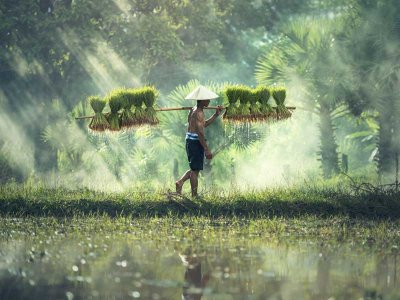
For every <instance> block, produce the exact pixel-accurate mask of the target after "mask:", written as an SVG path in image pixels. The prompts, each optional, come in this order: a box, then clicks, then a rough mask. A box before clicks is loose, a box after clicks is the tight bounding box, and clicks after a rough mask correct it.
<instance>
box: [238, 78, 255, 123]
mask: <svg viewBox="0 0 400 300" xmlns="http://www.w3.org/2000/svg"><path fill="white" fill-rule="evenodd" d="M238 93H239V96H238V98H239V103H240V104H239V107H238V108H237V119H238V120H240V121H244V120H249V119H250V102H251V98H252V93H251V89H250V88H248V87H247V86H240V87H239V89H238Z"/></svg>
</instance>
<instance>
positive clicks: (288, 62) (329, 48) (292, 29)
mask: <svg viewBox="0 0 400 300" xmlns="http://www.w3.org/2000/svg"><path fill="white" fill-rule="evenodd" d="M342 26H343V25H342V20H341V19H339V18H337V19H332V20H325V19H317V18H314V19H305V18H299V19H295V20H293V21H290V22H288V23H287V24H285V25H284V26H283V32H284V33H283V35H282V36H281V37H279V38H278V39H277V40H276V41H275V42H274V44H273V45H272V46H271V47H270V49H269V50H268V51H267V52H266V53H265V54H264V55H263V56H262V57H261V58H260V59H259V60H258V63H257V66H256V71H255V76H256V79H257V81H258V82H259V84H264V85H274V84H276V83H280V82H283V83H285V84H287V85H288V86H292V87H293V90H292V91H293V93H294V92H295V90H294V89H301V90H302V92H303V93H304V94H305V95H306V99H304V103H303V106H304V107H306V108H307V110H310V111H312V112H313V113H315V114H317V115H318V116H319V120H320V122H319V130H320V141H321V144H320V150H319V156H320V160H321V164H322V170H323V175H324V177H331V176H333V175H335V174H337V173H338V172H339V159H338V151H337V149H338V145H337V143H336V141H335V133H334V132H335V128H334V126H333V118H334V117H335V114H338V113H339V115H342V114H343V111H345V110H346V108H345V107H343V106H341V105H340V104H341V101H342V100H343V98H342V94H343V92H342V89H343V76H342V74H343V72H342V70H341V69H340V68H338V67H337V66H335V65H336V61H335V56H334V48H335V47H336V38H337V36H338V34H339V33H340V32H341V29H342Z"/></svg>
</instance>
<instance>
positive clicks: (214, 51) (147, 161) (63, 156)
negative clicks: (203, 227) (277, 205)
mask: <svg viewBox="0 0 400 300" xmlns="http://www.w3.org/2000/svg"><path fill="white" fill-rule="evenodd" d="M399 15H400V4H399V2H398V1H396V0H389V1H383V0H378V1H361V0H351V1H343V0H330V1H311V0H310V1H307V0H305V1H289V0H284V1H282V0H280V1H278V0H258V1H241V0H206V1H184V0H146V1H138V0H126V1H119V0H101V1H83V0H58V1H54V0H35V1H25V0H12V1H11V0H3V1H1V2H0V20H1V22H0V107H1V110H0V168H1V170H2V172H1V173H0V176H1V177H0V182H5V181H9V180H13V179H15V180H17V181H24V180H26V179H28V178H30V179H34V178H35V177H36V176H38V177H41V176H42V175H45V176H44V177H45V178H52V179H51V180H52V181H54V182H55V183H58V182H59V180H60V179H59V177H58V176H59V175H61V176H63V178H64V179H65V178H68V177H71V178H73V182H75V183H82V182H84V181H85V180H84V179H85V178H88V177H90V179H93V178H96V180H99V181H100V179H101V180H103V181H108V182H110V183H112V184H115V185H116V186H119V185H120V184H125V183H127V182H128V181H129V180H133V181H135V183H138V182H142V183H143V184H144V185H145V184H148V180H151V179H158V180H159V181H160V182H162V183H163V182H164V179H165V180H170V178H171V175H173V176H175V177H176V176H177V174H180V173H181V172H182V171H183V168H185V167H186V165H185V163H186V162H185V154H184V149H183V146H182V141H183V137H184V132H185V130H186V128H185V122H186V116H184V115H182V114H178V113H176V114H175V113H174V114H170V115H168V116H167V115H162V116H161V117H160V125H159V127H158V129H155V130H153V131H150V130H148V129H143V130H140V131H137V132H135V133H132V132H128V131H125V132H124V133H122V134H119V135H114V136H112V135H104V136H100V135H91V134H88V133H87V131H86V127H87V125H89V123H84V122H80V123H76V122H74V121H73V119H72V117H73V116H78V115H89V114H93V111H92V110H91V108H90V106H89V103H87V101H85V98H86V97H87V96H88V95H99V96H100V98H102V97H105V96H106V94H107V93H108V92H109V91H110V90H113V89H115V88H117V87H122V86H124V87H126V88H137V87H139V86H145V85H154V86H155V87H156V88H157V89H159V90H160V91H161V95H160V105H164V106H171V105H172V104H177V105H181V104H185V103H183V102H182V101H181V100H182V97H183V96H184V95H185V93H186V92H188V91H190V88H191V87H193V85H194V84H195V82H189V81H190V80H191V79H193V78H196V79H198V80H199V81H198V82H202V83H203V82H207V81H208V80H212V82H213V83H210V86H211V87H213V88H215V89H216V91H217V92H221V91H222V90H223V89H224V87H225V86H227V85H232V84H246V85H252V86H254V87H255V86H256V85H257V84H259V85H263V86H265V85H266V86H274V85H278V86H279V85H281V84H285V86H286V87H287V95H286V102H287V103H295V104H296V105H298V106H299V108H300V109H303V112H304V110H305V111H307V112H309V116H306V118H310V120H311V119H312V116H313V115H314V116H316V117H317V119H318V126H319V127H318V128H319V135H320V136H319V149H316V150H315V152H318V153H317V154H318V155H317V156H316V158H317V159H318V160H319V161H320V164H321V169H322V174H323V175H324V176H325V177H332V176H336V175H337V174H338V173H340V172H341V171H346V172H347V171H349V172H350V173H351V172H354V173H356V172H359V173H363V174H365V173H366V172H367V173H368V172H369V171H371V170H373V169H374V167H375V166H377V168H376V170H377V171H378V174H379V175H382V176H383V175H389V176H390V178H391V180H393V178H394V174H395V173H396V172H397V171H398V170H397V169H396V164H397V165H398V157H399V152H400V150H399V149H400V145H399V144H400V143H399V140H400V123H399V120H400V118H399V117H398V116H399V114H400V102H399V97H398V95H399V86H400V85H399V78H400V75H399V70H400V64H399V62H400V57H399V52H398V49H399V46H400V34H399V32H400V20H399ZM254 75H255V76H254ZM188 82H189V83H188ZM166 95H168V96H166ZM250 96H251V95H250ZM250 96H249V99H250V100H249V101H250V102H249V103H251V101H252V100H251V99H252V97H250ZM272 96H273V94H271V100H272ZM278 99H279V98H278ZM125 100H126V99H125ZM125 100H124V101H122V103H120V104H118V105H119V106H118V109H120V108H122V109H123V111H125V115H124V116H123V120H124V121H123V122H122V121H121V122H119V123H118V120H117V119H116V117H115V116H114V117H113V116H112V114H111V117H109V119H108V120H103V119H102V120H100V119H96V121H95V122H96V123H95V124H92V125H91V126H92V127H93V126H94V127H96V126H97V127H99V126H100V127H101V128H103V127H104V126H106V124H107V122H108V123H111V124H112V127H113V128H115V129H119V128H120V126H121V125H122V129H123V128H127V127H129V125H130V122H131V120H132V116H131V115H130V114H129V113H128V111H129V109H127V107H128V108H129V107H132V105H135V104H134V103H129V101H128V100H126V101H125ZM271 100H270V102H269V104H268V103H267V102H265V103H264V104H263V103H261V102H260V103H256V104H257V105H256V106H257V107H256V106H254V105H253V111H248V110H249V109H248V107H249V104H248V103H247V102H246V103H244V102H243V103H241V105H240V103H239V102H238V103H237V107H235V109H238V110H241V111H242V114H249V113H252V114H260V113H263V114H273V110H271V108H270V104H271ZM232 101H233V100H232ZM111 102H115V101H114V100H111ZM111 102H110V103H111ZM278 102H279V100H278ZM93 104H94V100H92V106H93ZM98 104H100V106H101V105H102V104H101V103H100V102H99V103H98ZM144 104H146V103H144ZM148 104H149V105H143V107H142V110H143V112H141V110H140V111H139V112H138V113H141V114H142V115H143V116H147V117H148V118H150V119H152V120H153V123H158V119H155V115H154V111H153V108H152V103H148ZM220 104H222V103H221V102H220ZM112 105H114V104H112ZM115 108H116V107H115ZM96 109H99V110H100V107H98V108H96ZM280 109H282V108H280ZM298 112H299V110H297V111H296V113H298ZM282 113H287V112H286V111H283V112H282ZM66 116H67V117H66ZM98 118H101V117H100V115H98ZM120 123H121V124H120ZM99 124H100V125H99ZM299 133H301V132H299V131H295V132H293V135H298V134H299ZM285 134H286V133H285ZM266 135H267V130H266V127H263V126H262V125H256V126H253V125H248V124H247V125H241V126H232V125H229V124H223V123H222V122H217V123H215V124H213V125H212V128H211V130H210V131H209V137H208V139H209V140H210V143H211V144H212V145H213V148H214V150H215V153H216V154H217V155H216V159H215V160H213V161H212V162H211V163H210V162H208V164H209V165H208V166H206V170H209V171H208V174H209V175H210V176H208V177H207V176H206V178H208V179H207V180H209V182H210V184H215V183H217V184H219V183H223V182H225V183H226V182H228V181H229V182H228V183H230V184H234V183H235V182H234V179H233V178H234V177H235V172H236V167H237V162H236V160H237V159H238V153H241V155H242V154H243V151H242V152H240V151H241V150H243V149H246V150H247V156H246V155H244V154H243V155H244V156H243V157H244V158H246V157H247V158H249V157H251V156H252V155H254V154H255V153H257V151H260V150H259V149H260V148H258V150H257V149H256V150H254V147H257V145H258V146H260V144H261V142H262V141H263V137H264V136H266ZM306 138H307V137H305V139H306ZM252 149H253V150H252ZM238 151H239V152H238ZM282 163H284V158H282ZM289 164H290V163H289ZM211 167H212V168H211ZM94 173H95V174H94ZM205 173H206V174H207V171H206V172H205ZM371 176H372V175H371ZM367 177H368V176H367ZM103 181H102V182H103Z"/></svg>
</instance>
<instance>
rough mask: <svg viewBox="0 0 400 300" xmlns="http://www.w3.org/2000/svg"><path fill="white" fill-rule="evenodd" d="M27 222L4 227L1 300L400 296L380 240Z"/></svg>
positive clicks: (391, 252)
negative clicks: (110, 228)
mask: <svg viewBox="0 0 400 300" xmlns="http://www.w3.org/2000/svg"><path fill="white" fill-rule="evenodd" d="M23 225H24V222H23V221H21V222H20V226H19V229H17V230H15V229H7V230H5V229H3V230H2V234H1V238H0V299H331V300H332V299H400V283H399V278H398V277H399V275H398V272H399V266H398V260H399V255H398V251H397V246H396V245H394V244H393V243H390V242H388V243H383V244H382V243H377V242H376V241H374V239H373V238H367V239H365V240H364V241H363V242H360V240H353V239H351V238H337V239H332V238H330V239H329V240H327V239H324V238H321V237H318V236H302V237H299V238H296V237H295V238H293V237H292V236H288V235H286V236H285V235H281V234H280V235H279V237H278V238H277V237H274V236H273V235H264V234H263V233H261V232H260V233H259V234H255V233H254V232H253V234H248V233H246V232H241V230H240V227H238V230H236V231H235V230H234V229H235V227H234V229H233V230H232V227H229V230H225V227H224V226H229V225H224V226H220V227H218V229H215V230H214V229H210V228H207V227H206V228H205V227H202V226H198V228H197V227H192V228H191V229H190V230H188V229H187V228H185V229H182V230H181V229H179V228H175V229H171V228H173V225H170V226H171V228H165V226H168V224H164V225H163V226H164V227H163V228H159V229H157V227H154V226H153V227H152V226H149V227H146V224H142V226H135V225H132V226H131V227H130V230H126V228H124V229H122V228H121V229H118V228H113V230H109V232H107V230H103V229H99V230H98V231H97V230H96V228H95V227H96V226H94V228H91V229H87V228H83V227H81V226H77V228H75V229H74V230H68V229H66V228H65V226H60V225H52V226H50V227H43V228H42V229H41V227H35V229H34V230H32V227H31V226H30V225H29V226H28V225H27V228H29V229H27V230H26V231H24V230H23V227H24V226H23ZM235 226H237V225H235ZM227 228H228V227H227Z"/></svg>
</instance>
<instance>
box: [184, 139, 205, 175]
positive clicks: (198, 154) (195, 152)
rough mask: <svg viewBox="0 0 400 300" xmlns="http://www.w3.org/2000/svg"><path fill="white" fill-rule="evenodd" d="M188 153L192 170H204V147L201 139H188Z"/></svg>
mask: <svg viewBox="0 0 400 300" xmlns="http://www.w3.org/2000/svg"><path fill="white" fill-rule="evenodd" d="M186 153H187V156H188V160H189V166H190V169H191V170H192V171H200V170H203V164H204V148H203V146H202V145H201V144H200V141H199V140H191V139H186Z"/></svg>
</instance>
